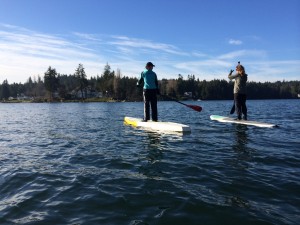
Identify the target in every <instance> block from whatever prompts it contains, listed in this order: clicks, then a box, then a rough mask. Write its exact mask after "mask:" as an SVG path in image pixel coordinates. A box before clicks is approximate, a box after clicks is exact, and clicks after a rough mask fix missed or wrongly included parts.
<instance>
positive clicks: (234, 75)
mask: <svg viewBox="0 0 300 225" xmlns="http://www.w3.org/2000/svg"><path fill="white" fill-rule="evenodd" d="M232 72H233V70H230V73H229V74H228V78H229V79H230V80H233V79H235V78H237V77H238V76H239V74H238V73H237V74H232Z"/></svg>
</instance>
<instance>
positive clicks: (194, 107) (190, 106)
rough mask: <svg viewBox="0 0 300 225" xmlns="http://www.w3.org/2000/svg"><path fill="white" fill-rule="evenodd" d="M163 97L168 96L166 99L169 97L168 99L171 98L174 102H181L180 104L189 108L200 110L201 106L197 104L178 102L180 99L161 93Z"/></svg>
mask: <svg viewBox="0 0 300 225" xmlns="http://www.w3.org/2000/svg"><path fill="white" fill-rule="evenodd" d="M162 96H163V97H166V98H168V99H170V100H172V101H174V102H177V103H179V104H182V105H185V106H187V107H189V108H191V109H193V110H195V111H197V112H201V110H202V107H201V106H198V105H188V104H185V103H183V102H180V101H178V100H176V99H173V98H171V97H169V96H166V95H162Z"/></svg>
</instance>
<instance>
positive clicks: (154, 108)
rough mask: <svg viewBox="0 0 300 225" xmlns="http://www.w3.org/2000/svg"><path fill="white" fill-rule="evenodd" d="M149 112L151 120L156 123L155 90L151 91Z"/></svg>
mask: <svg viewBox="0 0 300 225" xmlns="http://www.w3.org/2000/svg"><path fill="white" fill-rule="evenodd" d="M151 111H152V120H153V121H157V119H158V116H157V96H156V90H154V91H153V90H151Z"/></svg>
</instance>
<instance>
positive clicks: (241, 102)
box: [228, 62, 248, 120]
mask: <svg viewBox="0 0 300 225" xmlns="http://www.w3.org/2000/svg"><path fill="white" fill-rule="evenodd" d="M232 72H233V70H231V71H230V73H229V75H228V78H229V79H230V80H233V79H234V88H233V94H234V102H235V108H236V113H237V119H238V120H241V119H242V114H243V119H244V120H247V106H246V99H247V87H246V83H247V80H248V75H247V74H246V72H245V68H244V67H243V66H242V65H241V64H240V62H238V65H237V66H236V74H232Z"/></svg>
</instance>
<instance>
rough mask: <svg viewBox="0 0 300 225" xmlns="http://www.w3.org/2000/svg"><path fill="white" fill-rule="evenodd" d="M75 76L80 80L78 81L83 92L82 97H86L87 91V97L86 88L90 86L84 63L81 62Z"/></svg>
mask: <svg viewBox="0 0 300 225" xmlns="http://www.w3.org/2000/svg"><path fill="white" fill-rule="evenodd" d="M74 75H75V77H76V78H77V80H78V83H79V90H80V92H81V99H84V94H83V93H84V92H85V97H86V96H87V95H86V91H87V90H86V88H87V86H88V80H87V78H86V74H85V71H84V68H83V65H82V64H79V65H78V67H77V69H76V71H75V74H74Z"/></svg>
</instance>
